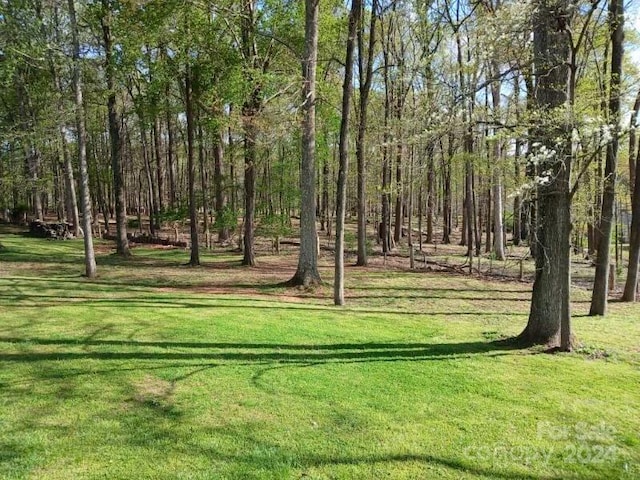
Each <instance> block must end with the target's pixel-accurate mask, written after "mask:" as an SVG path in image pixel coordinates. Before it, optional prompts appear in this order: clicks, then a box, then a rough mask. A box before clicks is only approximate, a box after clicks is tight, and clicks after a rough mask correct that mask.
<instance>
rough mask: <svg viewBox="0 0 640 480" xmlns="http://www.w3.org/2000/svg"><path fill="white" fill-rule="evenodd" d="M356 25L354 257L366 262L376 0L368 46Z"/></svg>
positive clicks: (357, 261)
mask: <svg viewBox="0 0 640 480" xmlns="http://www.w3.org/2000/svg"><path fill="white" fill-rule="evenodd" d="M362 17H363V16H362V14H361V17H360V22H359V23H360V25H359V27H358V85H359V90H360V98H359V102H358V107H359V110H358V111H359V115H358V135H357V137H356V162H357V168H358V179H357V180H358V182H357V184H358V258H357V260H356V265H358V266H361V267H363V266H366V265H367V217H366V208H367V204H366V195H367V190H366V185H367V177H366V173H367V172H366V159H365V146H366V145H365V139H366V133H367V115H368V107H369V93H370V92H371V84H372V81H373V59H374V56H375V44H376V21H377V18H378V1H377V0H373V1H372V2H371V15H370V20H369V42H368V47H367V48H366V49H365V47H364V31H363V30H364V28H363V26H362V25H361V23H362Z"/></svg>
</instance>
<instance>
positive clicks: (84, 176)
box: [68, 0, 97, 278]
mask: <svg viewBox="0 0 640 480" xmlns="http://www.w3.org/2000/svg"><path fill="white" fill-rule="evenodd" d="M68 3H69V24H70V28H71V39H72V43H73V90H74V93H75V114H76V133H77V138H78V163H79V166H80V208H81V209H82V230H83V231H84V265H85V275H86V276H87V277H88V278H94V277H95V276H96V274H97V267H96V257H95V252H94V249H93V235H92V232H91V194H90V192H89V171H88V167H87V142H86V138H87V128H86V125H85V120H84V102H83V98H82V97H83V92H82V77H81V68H80V41H79V39H78V37H79V35H78V22H77V21H76V9H75V0H69V1H68Z"/></svg>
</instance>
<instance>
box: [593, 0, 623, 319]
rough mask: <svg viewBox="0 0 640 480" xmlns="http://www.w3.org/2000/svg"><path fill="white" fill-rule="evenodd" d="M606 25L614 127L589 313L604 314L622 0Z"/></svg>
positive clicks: (612, 5)
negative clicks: (609, 40) (609, 55)
mask: <svg viewBox="0 0 640 480" xmlns="http://www.w3.org/2000/svg"><path fill="white" fill-rule="evenodd" d="M609 26H610V29H611V84H610V87H609V119H608V121H609V123H610V124H612V125H613V126H614V128H613V131H612V132H611V141H610V142H609V143H608V145H607V156H606V164H605V170H604V175H605V176H604V191H603V194H602V213H601V215H600V229H599V231H600V238H599V240H598V256H597V257H596V275H595V279H594V282H593V294H592V297H591V308H590V310H589V315H604V314H605V313H606V311H607V298H608V295H609V268H610V265H609V263H610V258H611V255H610V251H609V250H610V244H611V226H612V222H613V220H614V219H613V213H614V212H613V209H614V203H615V196H616V179H617V167H618V129H619V127H618V125H619V120H620V86H621V82H622V55H623V43H624V5H623V0H610V1H609Z"/></svg>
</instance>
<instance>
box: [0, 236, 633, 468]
mask: <svg viewBox="0 0 640 480" xmlns="http://www.w3.org/2000/svg"><path fill="white" fill-rule="evenodd" d="M0 243H2V244H3V245H4V249H3V250H2V251H0V427H1V428H0V478H3V479H11V478H34V479H65V480H67V479H78V478H105V479H118V478H120V479H133V478H135V479H145V478H147V479H352V478H353V479H380V478H392V479H402V478H404V479H437V478H450V479H480V478H495V479H511V478H514V479H516V478H523V479H555V478H557V479H571V478H575V479H594V480H595V479H606V478H611V479H637V478H640V307H638V306H629V305H623V304H620V303H612V304H611V306H610V314H609V315H608V316H607V317H606V318H590V317H587V316H586V315H585V314H586V312H587V311H588V306H589V304H588V300H589V292H586V291H584V290H580V289H576V290H575V291H574V292H573V299H574V300H575V303H574V305H573V313H574V328H575V333H576V335H577V338H578V339H579V341H580V342H581V347H580V348H579V349H578V350H577V351H576V352H574V353H571V354H554V355H552V354H547V353H543V352H541V351H540V350H536V349H525V350H521V349H514V348H509V347H507V346H505V345H504V344H503V343H501V342H499V341H498V340H501V339H503V338H505V337H509V336H513V335H515V334H517V333H518V332H519V331H521V330H522V328H523V327H524V325H525V324H526V320H527V312H528V306H529V298H530V289H531V285H530V284H526V283H517V282H511V283H508V282H496V281H489V280H481V279H477V278H470V277H465V276H460V275H449V274H444V273H430V272H408V271H401V270H398V269H396V270H388V271H386V270H384V269H381V268H371V269H356V268H347V302H348V306H347V307H344V308H338V307H334V306H333V305H332V298H331V286H330V282H331V270H332V269H331V263H330V260H331V259H330V258H329V257H326V258H324V257H323V259H322V262H323V263H322V265H323V267H322V274H323V278H324V279H325V280H326V281H327V282H328V283H329V285H328V286H326V287H323V288H319V289H317V290H316V291H314V292H304V291H299V290H296V289H285V288H283V287H280V286H278V285H277V282H279V281H284V280H287V279H288V278H289V276H290V275H291V274H292V273H293V271H294V269H295V262H296V258H295V256H294V255H284V256H267V257H259V258H258V261H259V262H260V265H259V267H258V268H255V269H246V268H244V267H240V266H239V257H238V256H237V255H235V254H231V253H229V252H219V253H215V252H214V253H212V254H206V255H204V256H203V263H204V265H203V266H202V267H199V268H189V267H186V266H184V263H186V261H187V260H188V252H185V251H184V250H180V249H171V250H168V249H151V248H142V247H139V248H135V249H134V258H132V259H131V260H129V261H122V260H119V259H118V258H116V257H114V256H113V255H111V254H110V244H108V243H98V251H99V258H98V268H99V275H100V276H99V278H98V279H96V280H94V281H89V280H87V279H84V278H82V277H81V275H80V274H81V273H82V268H83V267H82V242H81V241H67V242H51V241H46V240H38V239H29V238H26V237H23V236H20V235H15V234H9V233H5V234H2V235H0Z"/></svg>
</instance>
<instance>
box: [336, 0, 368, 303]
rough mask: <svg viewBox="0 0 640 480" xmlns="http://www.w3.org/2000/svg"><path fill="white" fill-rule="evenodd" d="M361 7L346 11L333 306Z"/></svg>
mask: <svg viewBox="0 0 640 480" xmlns="http://www.w3.org/2000/svg"><path fill="white" fill-rule="evenodd" d="M361 10H362V0H352V2H351V11H350V13H349V33H348V37H347V52H346V56H345V75H344V83H343V85H342V119H341V121H340V141H339V155H338V156H339V170H338V187H337V192H336V193H337V195H336V210H337V213H336V248H335V279H334V287H333V301H334V303H335V304H336V305H344V221H345V211H346V203H347V172H348V169H349V156H348V151H347V150H348V142H349V136H348V135H349V106H350V103H351V93H352V91H353V84H352V80H353V79H352V77H353V51H354V47H355V39H356V29H357V27H358V22H359V18H360V13H361Z"/></svg>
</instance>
